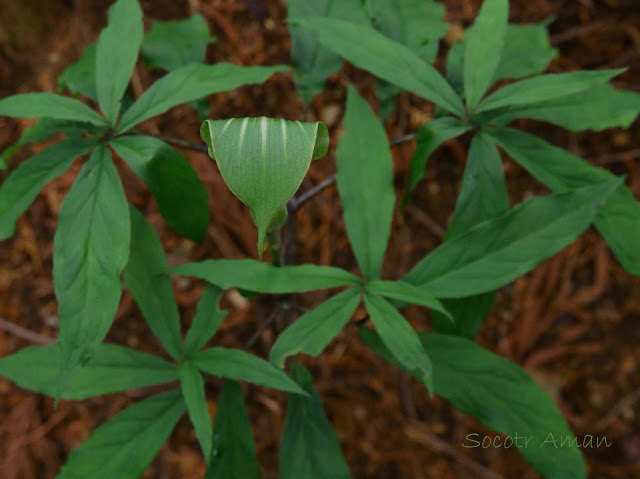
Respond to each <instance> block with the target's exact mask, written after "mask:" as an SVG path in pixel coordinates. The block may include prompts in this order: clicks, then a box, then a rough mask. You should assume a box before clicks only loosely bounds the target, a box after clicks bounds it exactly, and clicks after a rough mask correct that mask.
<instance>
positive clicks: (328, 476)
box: [278, 361, 351, 479]
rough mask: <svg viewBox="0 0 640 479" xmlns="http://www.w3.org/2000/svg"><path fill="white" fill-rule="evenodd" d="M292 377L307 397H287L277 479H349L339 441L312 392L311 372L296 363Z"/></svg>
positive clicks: (296, 395)
mask: <svg viewBox="0 0 640 479" xmlns="http://www.w3.org/2000/svg"><path fill="white" fill-rule="evenodd" d="M291 377H293V378H294V379H295V380H296V382H297V383H298V384H300V386H302V388H303V389H304V391H306V392H307V393H308V396H302V395H299V394H289V395H287V417H286V419H285V423H284V431H283V432H282V443H281V445H280V465H279V469H280V471H279V474H278V479H301V478H303V477H304V478H309V479H311V478H313V479H349V478H350V477H351V475H350V474H349V468H348V466H347V463H346V461H345V460H344V457H343V455H342V451H341V450H340V441H339V440H338V437H337V436H336V433H335V432H334V430H333V427H332V426H331V423H330V422H329V419H328V418H327V415H326V414H325V412H324V408H323V407H322V399H321V398H320V396H319V395H318V393H317V392H316V391H315V390H314V389H313V383H312V378H311V375H310V374H309V372H308V371H307V370H306V369H305V368H304V367H303V366H302V365H301V364H300V363H298V362H297V361H296V362H294V363H293V366H292V367H291Z"/></svg>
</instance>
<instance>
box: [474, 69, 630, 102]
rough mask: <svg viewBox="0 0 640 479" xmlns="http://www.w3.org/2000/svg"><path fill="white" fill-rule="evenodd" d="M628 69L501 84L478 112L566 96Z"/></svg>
mask: <svg viewBox="0 0 640 479" xmlns="http://www.w3.org/2000/svg"><path fill="white" fill-rule="evenodd" d="M623 71H624V69H619V70H602V71H581V72H571V73H549V74H546V75H538V76H535V77H533V78H528V79H526V80H520V81H518V82H515V83H511V84H510V85H507V86H505V87H502V88H500V89H499V90H497V91H496V92H494V93H492V94H491V95H489V96H488V97H487V98H485V99H484V100H483V101H482V102H481V103H480V104H479V105H478V107H477V108H476V110H475V113H480V112H483V111H489V110H495V109H496V108H501V107H505V106H509V107H518V106H521V105H531V104H535V103H538V102H542V101H548V100H553V99H556V98H561V97H566V96H569V95H573V94H575V93H579V92H584V91H586V90H590V89H592V88H595V87H597V86H600V85H603V84H604V83H606V82H607V81H609V80H610V79H611V78H613V77H615V76H617V75H619V74H620V73H622V72H623Z"/></svg>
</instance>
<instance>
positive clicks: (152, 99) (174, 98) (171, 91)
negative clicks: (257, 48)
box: [118, 63, 289, 133]
mask: <svg viewBox="0 0 640 479" xmlns="http://www.w3.org/2000/svg"><path fill="white" fill-rule="evenodd" d="M287 70H289V67H288V66H285V65H276V66H272V67H241V66H237V65H232V64H230V63H217V64H215V65H202V64H197V63H194V64H191V65H187V66H184V67H182V68H178V69H177V70H174V71H172V72H171V73H168V74H166V75H165V76H163V77H162V78H161V79H160V80H158V81H156V82H155V83H154V84H153V85H151V87H150V88H149V89H148V90H147V91H145V92H144V93H143V94H142V96H141V97H140V98H138V100H136V102H135V103H134V104H133V105H132V106H131V108H129V109H128V110H127V111H126V113H125V114H124V115H123V116H122V120H121V121H120V124H119V125H118V133H123V132H125V131H127V130H129V129H131V128H132V127H134V126H135V125H137V124H138V123H140V122H142V121H144V120H148V119H149V118H151V117H154V116H156V115H160V114H162V113H164V112H165V111H167V110H169V109H170V108H173V107H174V106H176V105H180V104H181V103H187V102H190V101H193V100H197V99H199V98H202V97H206V96H208V95H212V94H214V93H219V92H222V91H229V90H233V89H234V88H238V87H239V86H242V85H246V84H254V83H264V82H265V81H267V79H268V78H269V77H270V76H271V75H273V74H274V73H278V72H284V71H287Z"/></svg>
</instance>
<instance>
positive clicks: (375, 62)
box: [291, 18, 465, 116]
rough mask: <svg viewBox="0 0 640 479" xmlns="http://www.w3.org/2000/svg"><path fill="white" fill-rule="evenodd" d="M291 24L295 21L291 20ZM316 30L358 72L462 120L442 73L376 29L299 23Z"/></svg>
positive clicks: (457, 101)
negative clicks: (358, 70) (425, 100)
mask: <svg viewBox="0 0 640 479" xmlns="http://www.w3.org/2000/svg"><path fill="white" fill-rule="evenodd" d="M291 21H294V20H293V19H291ZM295 23H296V24H299V25H301V26H303V27H305V28H308V29H310V30H313V31H314V32H315V34H316V35H317V38H318V40H319V41H320V43H321V44H322V45H324V46H325V47H327V48H329V49H330V50H333V51H335V52H336V53H339V54H340V55H341V56H343V57H344V58H345V59H347V60H348V61H350V62H351V63H353V64H354V65H355V66H357V67H358V68H363V69H365V70H368V71H370V72H371V73H373V74H374V75H376V76H377V77H379V78H381V79H383V80H385V81H388V82H389V83H393V84H394V85H396V86H398V87H400V88H402V89H404V90H408V91H410V92H413V93H415V94H416V95H418V96H421V97H422V98H425V99H427V100H429V101H432V102H433V103H435V104H437V105H440V106H442V107H443V108H446V109H447V110H448V111H450V112H452V113H455V114H456V115H459V116H465V110H464V106H463V104H462V101H460V98H458V96H457V95H456V93H455V92H454V91H453V89H452V88H451V86H450V85H449V84H448V83H447V81H446V80H445V79H444V78H443V77H442V75H440V73H439V72H438V71H437V70H436V69H435V68H433V67H432V66H431V65H429V64H428V63H426V62H424V61H423V60H422V59H420V57H418V56H416V55H415V53H413V52H412V51H411V50H410V49H409V48H407V47H405V46H403V45H401V44H399V43H397V42H394V41H393V40H389V39H388V38H386V37H385V36H384V35H382V34H381V33H378V32H376V31H375V30H373V29H372V28H369V27H366V26H361V25H356V24H353V23H350V22H346V21H344V20H337V19H334V18H306V19H295Z"/></svg>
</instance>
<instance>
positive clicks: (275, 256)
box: [267, 228, 281, 266]
mask: <svg viewBox="0 0 640 479" xmlns="http://www.w3.org/2000/svg"><path fill="white" fill-rule="evenodd" d="M280 237H281V234H280V228H274V229H270V230H269V231H267V244H268V245H269V253H271V264H272V265H274V266H280V265H281V261H280Z"/></svg>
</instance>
